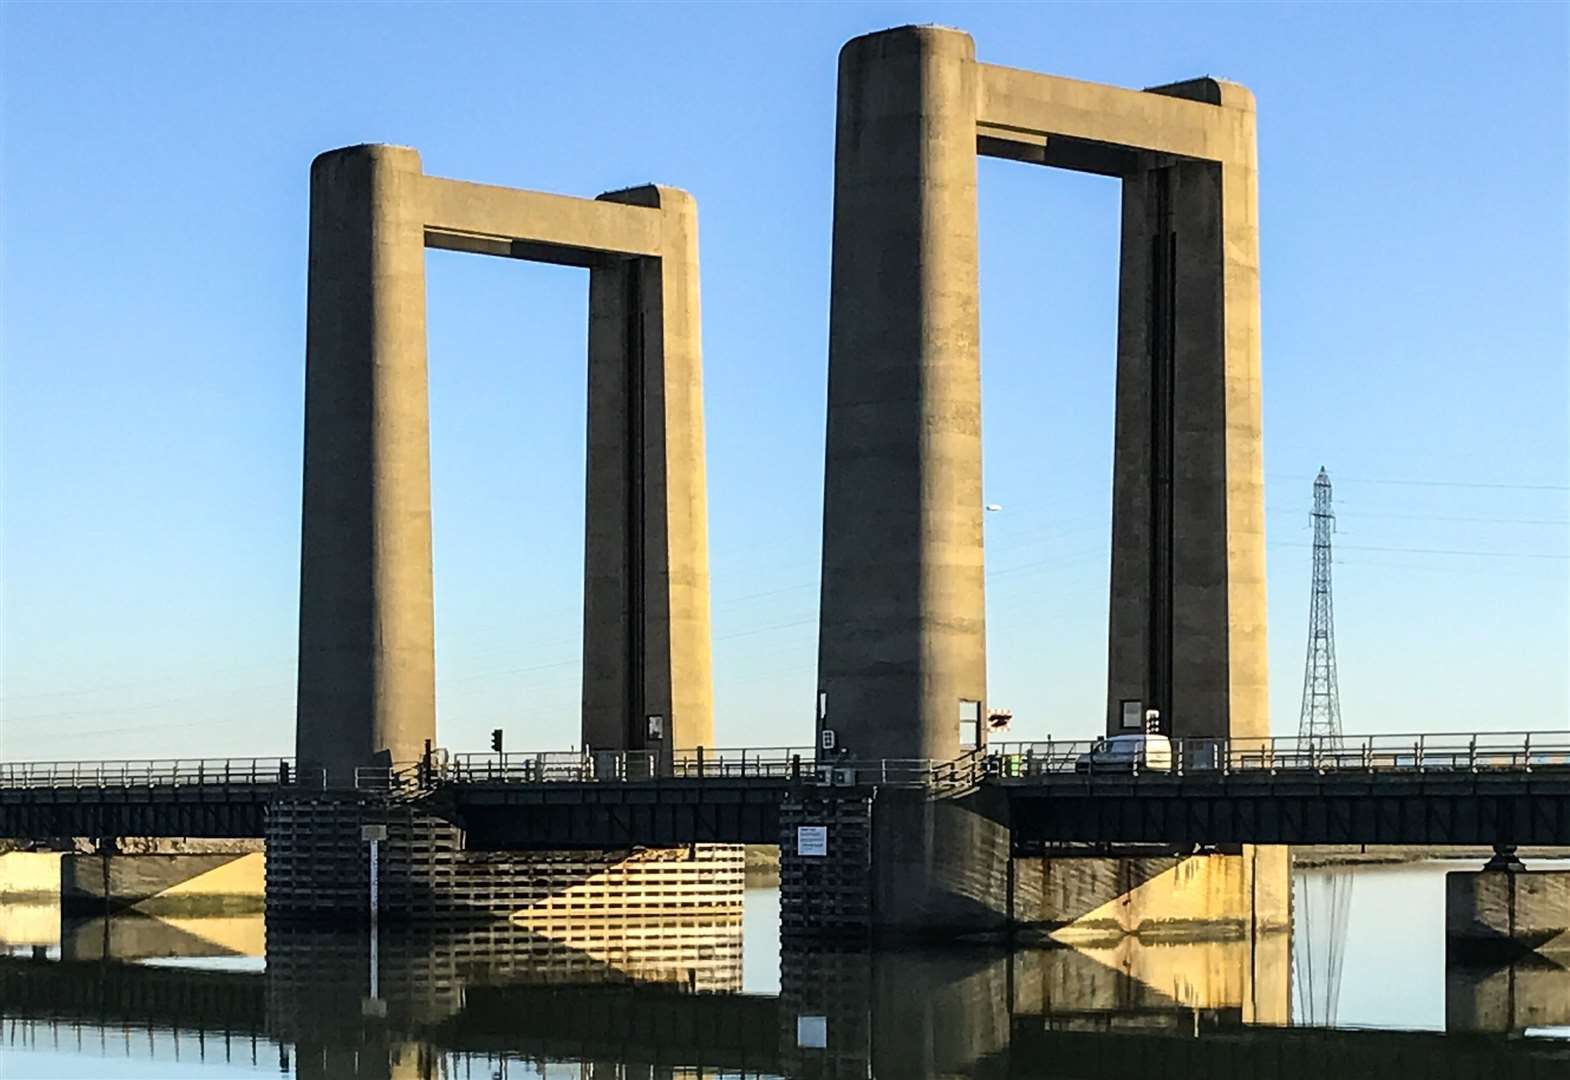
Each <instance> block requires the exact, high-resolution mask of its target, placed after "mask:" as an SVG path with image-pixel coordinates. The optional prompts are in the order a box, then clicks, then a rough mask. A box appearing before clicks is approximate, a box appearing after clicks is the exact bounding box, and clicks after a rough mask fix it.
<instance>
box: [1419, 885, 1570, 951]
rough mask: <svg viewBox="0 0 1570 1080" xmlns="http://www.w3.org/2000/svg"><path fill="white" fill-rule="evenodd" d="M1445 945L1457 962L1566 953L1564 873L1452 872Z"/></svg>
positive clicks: (1568, 918) (1569, 933) (1569, 917)
mask: <svg viewBox="0 0 1570 1080" xmlns="http://www.w3.org/2000/svg"><path fill="white" fill-rule="evenodd" d="M1445 940H1446V944H1447V946H1448V948H1449V951H1450V953H1451V955H1453V956H1461V957H1465V956H1469V955H1471V956H1477V955H1488V954H1493V955H1496V956H1508V955H1509V954H1511V953H1520V952H1528V951H1533V950H1535V951H1539V952H1545V953H1563V952H1570V871H1565V870H1522V871H1516V872H1511V871H1506V870H1452V871H1451V872H1450V873H1448V874H1446V875H1445Z"/></svg>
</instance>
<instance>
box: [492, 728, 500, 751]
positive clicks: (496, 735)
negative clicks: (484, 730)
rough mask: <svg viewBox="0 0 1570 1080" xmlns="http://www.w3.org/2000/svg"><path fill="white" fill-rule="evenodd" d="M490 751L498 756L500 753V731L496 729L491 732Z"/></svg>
mask: <svg viewBox="0 0 1570 1080" xmlns="http://www.w3.org/2000/svg"><path fill="white" fill-rule="evenodd" d="M491 749H492V750H494V751H496V752H497V753H498V754H499V753H501V752H502V729H501V728H497V729H496V730H495V731H493V732H491Z"/></svg>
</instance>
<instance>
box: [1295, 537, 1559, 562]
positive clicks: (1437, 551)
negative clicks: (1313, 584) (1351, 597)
mask: <svg viewBox="0 0 1570 1080" xmlns="http://www.w3.org/2000/svg"><path fill="white" fill-rule="evenodd" d="M1270 546H1271V547H1298V548H1300V547H1313V546H1314V545H1313V544H1303V543H1298V542H1296V541H1291V540H1281V541H1278V542H1276V543H1274V544H1271V545H1270ZM1338 550H1341V551H1385V552H1400V553H1402V554H1404V555H1465V556H1470V557H1473V558H1480V559H1557V560H1561V561H1563V560H1566V559H1570V554H1564V555H1559V554H1551V553H1548V552H1542V551H1475V550H1471V549H1468V548H1414V547H1381V546H1378V545H1374V544H1342V545H1340V547H1339V549H1338Z"/></svg>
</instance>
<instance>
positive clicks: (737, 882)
mask: <svg viewBox="0 0 1570 1080" xmlns="http://www.w3.org/2000/svg"><path fill="white" fill-rule="evenodd" d="M366 825H373V826H380V827H381V828H383V829H385V830H386V835H385V839H383V840H380V841H378V852H377V855H378V859H377V862H378V866H377V883H378V885H377V893H378V896H377V913H378V915H377V917H378V919H379V920H381V921H384V922H389V923H396V922H411V921H420V920H433V921H438V922H439V921H451V920H465V921H467V920H484V919H506V920H509V921H511V922H513V923H517V924H519V925H523V926H528V927H533V928H537V929H539V930H540V931H541V932H542V933H550V932H552V928H556V927H574V926H578V925H580V924H584V923H597V922H601V921H604V920H616V919H619V920H628V919H640V918H641V919H668V918H671V917H674V916H678V915H679V916H681V917H683V918H694V917H705V918H735V919H738V920H739V919H740V917H741V905H742V893H743V889H744V873H745V849H744V848H743V847H742V846H741V845H739V844H694V845H691V846H688V847H681V848H637V849H629V850H605V851H601V850H571V851H512V852H483V851H470V850H468V849H467V847H466V846H465V838H464V833H463V830H462V829H461V828H460V827H459V826H458V825H456V824H454V823H453V822H451V821H447V820H445V819H443V818H440V817H437V816H435V815H432V814H428V813H421V812H419V811H417V810H415V809H414V808H412V807H409V806H407V805H401V804H395V803H381V802H375V801H366V800H360V799H341V800H334V799H312V800H299V801H294V802H280V803H275V804H274V805H273V806H272V807H270V808H269V813H268V819H267V914H268V917H269V918H270V919H271V918H277V919H280V920H288V919H302V918H303V919H313V920H325V921H328V922H333V923H359V922H365V921H368V920H369V918H370V894H371V888H370V886H371V867H370V845H369V843H368V842H367V841H366V840H364V839H363V838H362V836H363V834H362V831H361V830H362V828H363V827H364V826H366Z"/></svg>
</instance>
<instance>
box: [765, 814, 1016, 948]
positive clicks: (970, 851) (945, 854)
mask: <svg viewBox="0 0 1570 1080" xmlns="http://www.w3.org/2000/svg"><path fill="white" fill-rule="evenodd" d="M1007 809H1008V805H1007V800H1006V798H1005V796H1004V795H1003V794H1002V793H1001V792H998V791H977V792H973V793H971V794H969V795H965V796H961V797H957V798H933V797H932V796H931V795H930V794H928V793H927V792H926V791H922V790H906V789H900V788H883V789H881V790H878V791H876V792H873V791H867V790H860V789H856V790H848V789H841V790H836V789H829V790H819V791H816V792H805V793H803V794H802V795H801V796H799V797H797V798H793V799H792V800H790V801H788V802H787V803H786V804H785V805H784V807H783V808H782V813H781V818H780V820H781V832H782V835H781V837H780V916H781V917H780V925H781V931H782V933H783V934H784V935H785V936H787V937H793V936H805V937H840V938H852V939H860V940H865V939H874V940H896V939H912V938H931V939H951V938H955V937H977V936H1002V935H1003V934H1005V933H1006V932H1007V930H1008V923H1009V827H1008V820H1007ZM804 830H805V831H804ZM814 832H816V837H815V838H814V837H813V836H812V834H813V833H814ZM817 844H821V847H819V846H816V845H817Z"/></svg>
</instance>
